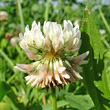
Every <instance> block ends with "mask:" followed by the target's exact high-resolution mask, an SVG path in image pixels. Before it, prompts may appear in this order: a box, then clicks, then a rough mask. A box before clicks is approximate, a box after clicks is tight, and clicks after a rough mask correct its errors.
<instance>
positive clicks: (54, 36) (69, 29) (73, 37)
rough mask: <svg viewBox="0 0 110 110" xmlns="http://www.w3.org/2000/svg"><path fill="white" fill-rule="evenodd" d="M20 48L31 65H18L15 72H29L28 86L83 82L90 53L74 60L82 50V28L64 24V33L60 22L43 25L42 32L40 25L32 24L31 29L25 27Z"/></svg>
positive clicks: (51, 85) (46, 86) (68, 22)
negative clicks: (82, 73)
mask: <svg viewBox="0 0 110 110" xmlns="http://www.w3.org/2000/svg"><path fill="white" fill-rule="evenodd" d="M19 37H20V39H21V41H20V43H19V44H20V46H21V48H22V49H24V51H25V52H26V54H27V56H28V57H29V59H30V60H35V62H33V63H31V64H17V65H16V66H15V68H16V69H18V70H20V71H23V72H26V73H28V74H29V75H28V76H26V77H25V78H26V80H27V84H29V83H30V84H31V85H32V86H36V87H38V86H41V87H45V88H51V87H56V86H58V87H59V88H60V87H62V85H63V84H68V83H71V82H75V81H76V80H77V79H82V77H81V76H80V75H79V74H78V72H82V67H81V65H82V64H87V63H88V61H87V60H84V59H85V58H86V57H87V56H88V54H89V52H88V51H87V52H86V53H83V54H81V55H79V56H74V54H75V53H76V52H78V50H79V49H80V46H81V39H80V37H81V33H80V30H79V26H78V25H76V26H75V27H73V25H72V22H71V21H69V20H64V29H62V27H61V25H60V24H58V23H57V22H50V21H49V22H46V21H45V22H44V25H43V32H41V27H40V23H38V24H36V22H35V21H34V22H33V23H32V29H31V30H29V26H26V28H25V33H24V35H22V34H21V33H20V34H19Z"/></svg>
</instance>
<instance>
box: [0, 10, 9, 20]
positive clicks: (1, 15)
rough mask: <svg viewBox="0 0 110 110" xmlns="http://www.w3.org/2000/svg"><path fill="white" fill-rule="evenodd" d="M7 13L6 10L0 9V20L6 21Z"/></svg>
mask: <svg viewBox="0 0 110 110" xmlns="http://www.w3.org/2000/svg"><path fill="white" fill-rule="evenodd" d="M7 17H8V13H7V12H6V11H0V21H6V20H7Z"/></svg>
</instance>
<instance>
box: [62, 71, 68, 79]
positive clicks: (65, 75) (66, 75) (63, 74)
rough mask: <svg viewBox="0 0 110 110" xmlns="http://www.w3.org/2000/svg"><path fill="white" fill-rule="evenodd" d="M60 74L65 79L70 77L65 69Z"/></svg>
mask: <svg viewBox="0 0 110 110" xmlns="http://www.w3.org/2000/svg"><path fill="white" fill-rule="evenodd" d="M61 75H62V76H63V77H64V78H65V79H69V78H70V76H69V74H68V73H67V72H66V71H65V72H63V73H61Z"/></svg>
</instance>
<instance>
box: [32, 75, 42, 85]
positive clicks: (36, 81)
mask: <svg viewBox="0 0 110 110" xmlns="http://www.w3.org/2000/svg"><path fill="white" fill-rule="evenodd" d="M42 79H43V76H42V75H39V76H37V77H36V79H35V80H34V81H33V82H32V84H31V86H32V87H33V86H35V85H37V84H38V83H39V82H40V81H41V80H42Z"/></svg>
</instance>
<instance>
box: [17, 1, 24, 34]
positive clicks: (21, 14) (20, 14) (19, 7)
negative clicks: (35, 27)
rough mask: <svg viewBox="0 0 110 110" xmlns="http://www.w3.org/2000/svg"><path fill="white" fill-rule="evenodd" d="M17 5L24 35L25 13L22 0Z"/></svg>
mask: <svg viewBox="0 0 110 110" xmlns="http://www.w3.org/2000/svg"><path fill="white" fill-rule="evenodd" d="M17 4H18V11H19V16H20V22H21V29H22V33H24V19H23V13H22V7H21V3H20V0H17Z"/></svg>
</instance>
